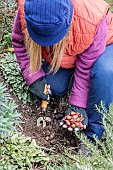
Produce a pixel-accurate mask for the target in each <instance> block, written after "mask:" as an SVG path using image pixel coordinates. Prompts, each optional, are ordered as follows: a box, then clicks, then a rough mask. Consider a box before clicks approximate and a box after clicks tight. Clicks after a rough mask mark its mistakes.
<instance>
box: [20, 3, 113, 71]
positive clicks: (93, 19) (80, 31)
mask: <svg viewBox="0 0 113 170" xmlns="http://www.w3.org/2000/svg"><path fill="white" fill-rule="evenodd" d="M24 1H25V0H18V5H19V10H20V22H21V26H22V31H23V34H24V35H25V33H26V21H25V19H24ZM72 3H73V6H74V12H73V18H72V22H71V29H72V30H71V35H70V37H69V42H68V45H67V48H66V50H65V52H64V55H63V57H62V61H61V67H63V68H73V67H75V60H76V58H77V55H79V54H80V53H82V52H84V51H85V50H86V49H87V48H88V47H90V45H91V44H92V42H93V39H94V37H95V34H96V31H97V28H98V25H99V24H100V22H101V21H102V19H103V18H104V17H105V16H107V19H108V39H107V42H106V45H108V44H111V43H113V14H112V13H111V12H110V11H108V10H109V5H108V4H107V3H106V2H105V1H103V0H72ZM42 56H43V58H44V59H45V60H46V61H47V62H49V63H51V61H52V58H51V57H50V55H49V54H48V53H47V51H46V49H45V47H42Z"/></svg>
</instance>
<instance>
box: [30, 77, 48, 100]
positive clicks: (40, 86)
mask: <svg viewBox="0 0 113 170" xmlns="http://www.w3.org/2000/svg"><path fill="white" fill-rule="evenodd" d="M46 84H47V82H46V79H45V78H44V77H41V78H39V79H38V80H36V81H35V82H34V83H33V84H31V85H30V87H29V90H30V91H31V92H32V93H33V94H34V95H35V96H36V97H38V98H39V99H41V100H47V99H48V95H47V94H44V88H45V85H46Z"/></svg>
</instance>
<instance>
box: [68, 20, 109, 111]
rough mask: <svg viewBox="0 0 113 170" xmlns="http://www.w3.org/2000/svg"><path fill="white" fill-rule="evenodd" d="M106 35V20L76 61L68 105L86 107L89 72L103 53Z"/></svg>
mask: <svg viewBox="0 0 113 170" xmlns="http://www.w3.org/2000/svg"><path fill="white" fill-rule="evenodd" d="M107 33H108V25H107V20H106V18H104V20H103V21H102V22H101V24H100V25H99V27H98V30H97V33H96V36H95V38H94V41H93V43H92V45H91V46H90V47H89V48H88V49H87V50H86V51H85V52H83V53H82V54H80V55H79V56H78V58H77V60H76V70H75V74H74V82H73V87H72V92H71V95H70V98H69V103H70V104H72V105H76V106H79V107H82V108H86V107H87V100H88V92H89V87H90V72H91V68H92V66H93V64H94V62H95V61H96V60H97V58H98V57H99V56H100V55H101V54H102V53H103V52H104V51H105V47H106V40H107Z"/></svg>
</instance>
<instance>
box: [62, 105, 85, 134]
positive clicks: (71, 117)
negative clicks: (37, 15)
mask: <svg viewBox="0 0 113 170" xmlns="http://www.w3.org/2000/svg"><path fill="white" fill-rule="evenodd" d="M77 118H78V119H77ZM75 125H76V126H75ZM87 125H88V117H87V113H86V110H85V109H84V108H80V107H77V106H70V107H69V108H68V109H67V111H66V115H65V117H64V118H63V119H62V121H61V122H60V126H62V127H63V128H65V129H68V130H69V131H74V132H75V131H77V130H83V129H86V126H87Z"/></svg>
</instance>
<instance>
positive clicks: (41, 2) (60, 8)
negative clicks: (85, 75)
mask: <svg viewBox="0 0 113 170" xmlns="http://www.w3.org/2000/svg"><path fill="white" fill-rule="evenodd" d="M24 10H25V19H26V23H27V30H28V32H29V35H30V37H31V38H32V39H33V40H34V41H35V42H36V43H37V44H40V45H41V46H51V45H54V44H56V43H57V42H59V41H60V40H61V39H62V38H63V37H64V36H65V35H66V34H67V32H68V30H69V26H70V23H71V19H72V13H73V6H72V2H71V0H25V4H24Z"/></svg>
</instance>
